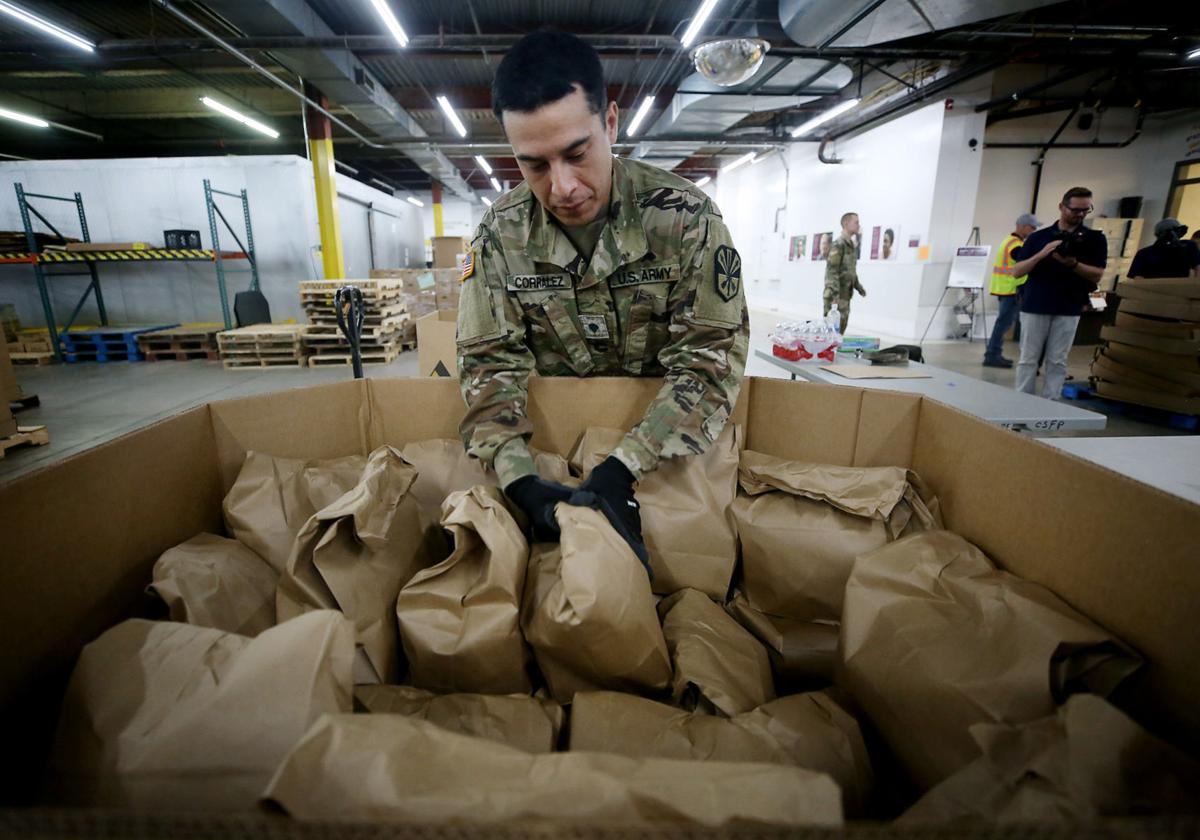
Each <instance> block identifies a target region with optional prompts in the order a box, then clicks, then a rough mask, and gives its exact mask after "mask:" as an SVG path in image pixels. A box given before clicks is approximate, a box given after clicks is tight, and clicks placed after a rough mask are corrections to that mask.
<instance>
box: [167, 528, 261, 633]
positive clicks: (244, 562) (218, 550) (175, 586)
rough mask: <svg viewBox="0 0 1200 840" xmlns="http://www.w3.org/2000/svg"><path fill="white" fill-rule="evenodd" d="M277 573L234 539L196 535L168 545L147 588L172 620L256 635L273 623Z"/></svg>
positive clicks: (229, 631)
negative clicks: (163, 604) (158, 599)
mask: <svg viewBox="0 0 1200 840" xmlns="http://www.w3.org/2000/svg"><path fill="white" fill-rule="evenodd" d="M278 581H279V574H278V573H277V572H276V571H275V570H274V569H272V568H271V567H270V566H269V565H267V563H266V562H265V561H264V560H263V559H262V558H261V557H259V556H258V555H257V554H255V553H254V552H253V551H251V550H250V549H248V548H246V547H245V546H244V545H242V544H241V543H240V542H238V541H237V540H228V539H225V538H224V537H218V536H216V535H214V534H197V535H196V536H194V537H192V538H191V539H190V540H188V541H187V542H185V543H180V544H179V545H177V546H175V547H174V548H170V549H167V550H166V551H164V552H163V554H162V556H161V557H159V558H158V560H157V561H156V562H155V564H154V573H153V582H152V583H151V584H150V586H148V587H147V588H146V591H147V592H149V593H151V594H153V595H157V596H158V597H159V598H161V599H162V600H163V602H164V603H165V604H166V605H167V609H168V611H169V614H170V616H171V620H172V621H182V622H185V623H187V624H197V625H199V626H201V627H212V628H214V629H217V630H224V631H225V632H227V633H237V634H239V635H241V636H257V635H258V634H259V633H261V632H262V631H263V630H266V629H267V628H268V627H272V626H274V624H275V586H276V584H277V583H278Z"/></svg>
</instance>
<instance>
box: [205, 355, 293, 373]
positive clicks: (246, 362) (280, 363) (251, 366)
mask: <svg viewBox="0 0 1200 840" xmlns="http://www.w3.org/2000/svg"><path fill="white" fill-rule="evenodd" d="M308 358H309V357H308V356H289V357H283V356H278V357H270V356H268V357H265V358H259V357H256V356H238V357H236V358H222V359H221V364H222V365H223V366H224V367H225V369H226V370H260V369H262V368H302V367H305V366H306V364H307V360H308Z"/></svg>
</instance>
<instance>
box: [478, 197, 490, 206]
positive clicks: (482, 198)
mask: <svg viewBox="0 0 1200 840" xmlns="http://www.w3.org/2000/svg"><path fill="white" fill-rule="evenodd" d="M479 198H480V200H481V201H483V203H484V204H486V205H487V206H488V207H491V206H492V200H491V199H490V198H488V197H487V196H486V195H481V196H479Z"/></svg>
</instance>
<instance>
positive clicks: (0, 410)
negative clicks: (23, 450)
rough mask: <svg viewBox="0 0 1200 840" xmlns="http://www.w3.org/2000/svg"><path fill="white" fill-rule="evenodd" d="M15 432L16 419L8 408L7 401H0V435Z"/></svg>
mask: <svg viewBox="0 0 1200 840" xmlns="http://www.w3.org/2000/svg"><path fill="white" fill-rule="evenodd" d="M16 433H17V421H16V419H15V418H14V417H13V416H12V411H10V410H9V408H8V402H7V401H6V402H0V437H8V436H9V435H15V434H16Z"/></svg>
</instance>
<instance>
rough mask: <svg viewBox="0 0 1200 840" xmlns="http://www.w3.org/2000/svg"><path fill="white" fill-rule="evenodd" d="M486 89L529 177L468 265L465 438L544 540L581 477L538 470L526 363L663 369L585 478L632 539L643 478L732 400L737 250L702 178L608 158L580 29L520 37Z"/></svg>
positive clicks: (478, 242)
mask: <svg viewBox="0 0 1200 840" xmlns="http://www.w3.org/2000/svg"><path fill="white" fill-rule="evenodd" d="M492 97H493V109H494V110H495V112H496V115H497V117H498V118H500V120H501V124H502V125H503V126H504V129H505V132H506V134H507V136H508V139H509V141H510V142H511V144H512V147H513V153H514V155H515V156H516V158H517V161H518V164H519V166H520V168H521V172H522V174H523V175H524V176H525V182H524V183H523V184H521V185H520V186H519V187H517V188H516V189H514V190H512V191H511V192H509V193H507V194H505V195H504V196H502V197H501V198H499V199H497V200H496V202H495V203H494V205H493V206H492V207H491V208H490V209H489V210H488V211H487V212H486V213H485V215H484V217H483V220H482V222H481V223H480V226H479V229H478V231H477V232H476V234H475V237H474V239H473V241H472V243H471V255H470V257H469V258H468V265H467V266H466V267H465V268H464V271H463V275H464V279H463V286H462V294H461V298H460V304H459V314H458V359H459V371H460V381H461V385H462V392H463V397H464V399H465V400H466V403H467V407H468V410H467V415H466V417H465V418H464V420H463V423H462V427H461V433H462V438H463V442H464V444H465V445H466V447H467V451H468V452H469V453H470V454H471V455H472V456H474V457H477V458H479V459H480V460H481V461H483V462H484V463H485V464H489V465H491V466H492V467H494V469H495V470H496V473H497V475H498V477H499V480H500V483H501V486H502V487H504V488H505V492H506V493H507V494H508V495H509V497H510V498H511V499H512V500H513V501H514V502H516V503H517V504H518V505H519V506H520V507H521V508H522V509H524V510H525V511H526V513H528V514H529V516H530V519H531V521H532V523H533V525H534V531H535V537H539V538H542V539H546V538H553V537H554V536H555V535H556V530H557V528H556V525H555V523H554V518H553V508H554V505H555V504H556V503H557V502H559V501H565V500H567V499H568V497H570V495H571V491H570V490H569V489H568V488H566V487H563V486H561V485H557V484H554V483H552V482H549V481H545V480H543V479H541V478H539V477H538V476H537V475H536V471H535V469H534V464H533V459H532V458H531V457H530V455H529V451H528V449H527V445H526V444H527V441H528V440H529V437H530V435H531V434H532V432H533V425H532V423H531V421H530V419H529V416H528V415H527V413H526V410H525V407H526V395H527V391H526V382H527V380H528V378H529V375H530V374H531V373H532V372H533V371H535V370H536V371H537V372H538V373H539V374H541V375H543V376H581V377H584V376H649V377H662V378H663V385H662V388H661V389H660V391H659V392H658V395H657V396H656V398H655V399H654V401H653V402H652V403H651V404H650V406H649V407H648V408H647V410H646V414H645V416H644V418H643V419H642V421H641V422H640V423H638V424H637V425H636V426H634V427H633V428H632V429H631V430H629V432H628V434H627V435H626V436H625V438H624V440H623V441H622V442H621V444H620V445H619V446H618V448H617V449H616V451H615V452H614V453H613V454H612V455H611V456H610V457H609V458H608V459H606V460H605V461H604V462H602V463H601V464H600V465H599V466H597V467H596V469H595V470H593V471H592V473H591V475H590V476H589V477H588V479H587V480H586V481H585V483H584V485H583V488H582V489H585V490H590V491H591V492H593V493H594V494H595V495H596V496H597V497H598V498H599V499H600V500H601V501H602V502H604V503H605V504H604V505H603V506H601V510H603V511H604V512H605V514H606V515H607V516H608V517H609V520H610V521H612V522H613V524H614V526H615V527H617V529H618V531H620V532H621V533H622V535H623V536H625V537H626V539H628V540H629V541H630V544H631V545H633V546H634V548H635V550H639V548H640V543H641V525H640V520H639V519H638V515H637V503H636V500H635V499H634V490H633V487H634V483H635V482H636V480H637V479H639V478H641V476H643V475H644V474H645V473H647V472H650V471H651V470H653V469H655V467H656V466H657V465H658V463H659V461H660V460H661V459H663V458H675V457H687V456H690V455H695V454H698V453H701V452H703V451H705V450H706V449H707V448H708V447H709V446H710V445H711V444H712V442H713V441H714V440H716V438H717V436H718V435H719V434H720V433H721V430H722V428H723V427H724V425H725V422H726V420H727V419H728V418H729V414H730V412H731V411H732V409H733V405H734V403H735V401H736V400H737V396H738V391H739V388H740V386H741V380H742V372H743V370H744V368H745V363H746V353H747V346H748V340H749V316H748V312H747V308H746V301H745V295H744V291H743V288H742V270H741V258H740V257H739V255H738V252H737V251H736V249H735V248H734V247H733V243H732V242H731V240H730V237H729V232H728V230H726V228H725V224H724V222H723V221H722V220H721V214H720V212H719V211H718V210H717V208H716V207H715V206H714V205H713V203H712V202H711V201H710V200H709V198H708V197H707V196H706V195H705V194H704V193H703V192H702V191H700V190H699V189H698V188H697V187H696V186H695V185H694V184H693V183H692V182H690V181H688V180H686V179H684V178H680V177H679V176H677V175H673V174H671V173H669V172H665V171H663V170H661V169H658V168H655V167H652V166H648V165H646V164H643V163H639V162H637V161H630V160H624V159H620V158H614V157H613V155H612V148H611V146H612V143H613V141H614V140H615V139H616V133H617V106H616V103H609V102H607V101H606V98H607V97H606V93H605V87H604V81H603V76H602V73H601V68H600V61H599V57H598V56H597V55H596V52H595V51H594V50H593V49H592V48H591V47H590V46H588V45H586V44H585V43H584V42H582V41H581V40H579V39H578V38H576V37H575V36H572V35H567V34H564V33H556V32H538V33H534V34H532V35H529V36H526V37H525V38H523V39H522V40H521V41H520V42H518V43H517V44H516V45H515V46H514V47H513V49H512V50H511V51H510V52H509V53H508V54H507V55H506V56H505V58H504V60H503V61H502V62H501V63H500V66H499V68H498V69H497V72H496V80H495V82H494V84H493V89H492ZM577 498H578V497H577ZM640 550H641V553H642V556H643V559H644V549H640Z"/></svg>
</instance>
